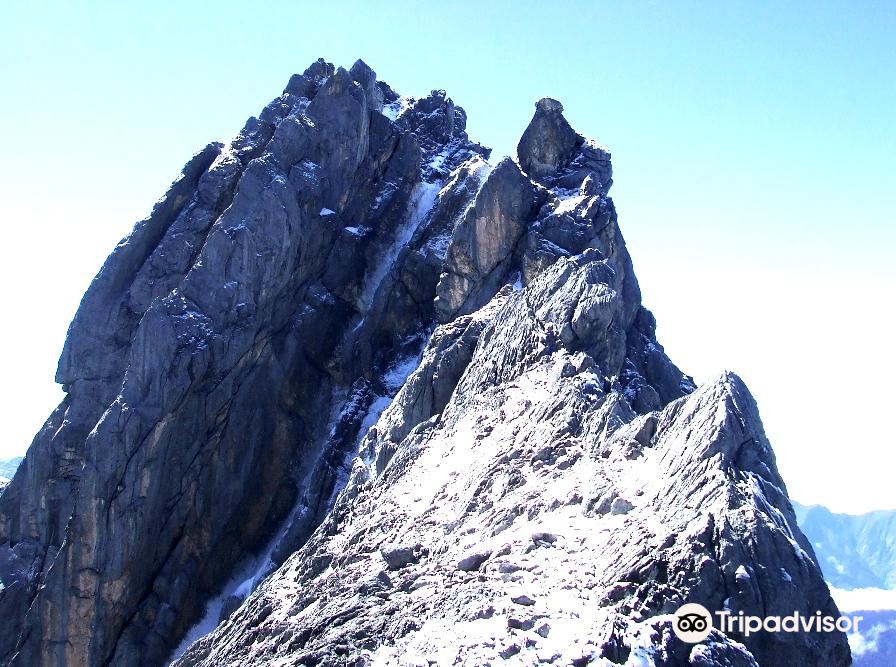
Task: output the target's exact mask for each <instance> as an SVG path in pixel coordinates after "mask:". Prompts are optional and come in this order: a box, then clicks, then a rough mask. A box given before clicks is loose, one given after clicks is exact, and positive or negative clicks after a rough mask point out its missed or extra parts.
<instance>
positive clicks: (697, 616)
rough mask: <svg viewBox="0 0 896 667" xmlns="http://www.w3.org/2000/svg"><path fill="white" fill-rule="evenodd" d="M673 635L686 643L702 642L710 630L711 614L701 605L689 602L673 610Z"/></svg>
mask: <svg viewBox="0 0 896 667" xmlns="http://www.w3.org/2000/svg"><path fill="white" fill-rule="evenodd" d="M672 630H673V632H675V636H676V637H678V638H679V639H680V640H681V641H683V642H687V643H688V644H696V643H697V642H702V641H703V640H704V639H706V638H707V637H708V636H709V633H710V632H712V614H710V613H709V610H708V609H707V608H706V607H704V606H703V605H700V604H696V603H693V602H692V603H689V604H685V605H682V606H681V607H679V608H678V611H676V612H675V617H674V618H673V620H672Z"/></svg>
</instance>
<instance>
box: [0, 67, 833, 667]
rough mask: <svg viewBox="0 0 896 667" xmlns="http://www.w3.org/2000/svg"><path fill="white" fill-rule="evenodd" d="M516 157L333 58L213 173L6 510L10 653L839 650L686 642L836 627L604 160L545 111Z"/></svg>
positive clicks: (780, 638) (293, 657)
mask: <svg viewBox="0 0 896 667" xmlns="http://www.w3.org/2000/svg"><path fill="white" fill-rule="evenodd" d="M518 152H519V155H518V160H517V161H514V160H510V159H504V160H502V161H501V162H499V163H498V164H497V166H495V167H494V168H492V166H491V165H489V164H488V163H487V162H486V160H487V158H488V154H489V152H488V149H485V148H483V147H481V146H480V145H478V144H476V143H475V142H472V141H471V140H470V139H469V137H468V136H467V134H466V115H465V113H464V112H463V110H462V109H461V108H460V107H458V106H456V105H455V104H454V103H453V101H451V99H450V98H448V97H447V96H446V94H445V92H444V91H433V92H432V94H431V95H429V96H427V97H425V98H423V99H420V100H412V99H406V98H405V99H402V98H399V97H398V95H397V94H396V93H395V92H394V91H392V89H391V88H389V86H388V85H386V84H385V83H383V82H381V81H378V80H377V79H376V75H375V73H374V72H373V71H372V70H371V69H370V68H369V67H368V66H367V65H366V64H364V63H363V62H360V61H359V62H358V63H355V65H354V66H353V67H352V68H351V70H349V71H346V70H344V69H341V68H338V69H337V68H335V67H334V66H333V65H331V64H329V63H326V62H324V61H318V62H316V63H314V64H313V65H312V66H311V67H309V68H308V70H306V71H305V72H304V73H303V74H300V75H295V76H293V77H292V78H291V79H290V81H289V83H288V85H287V87H286V89H285V90H284V92H283V94H282V95H281V96H280V97H278V98H277V99H275V100H274V101H273V102H272V103H271V104H269V105H268V106H267V107H266V108H265V109H264V110H263V111H262V113H261V114H260V115H259V117H258V118H257V119H256V118H253V119H250V120H249V122H248V123H247V124H246V126H245V128H244V129H243V130H242V132H241V133H240V134H239V135H238V136H237V137H236V138H235V139H234V140H233V141H232V142H230V143H229V144H227V145H221V144H210V145H209V146H208V147H206V148H205V149H204V150H203V151H201V152H200V153H198V154H197V155H196V156H195V157H194V158H193V159H192V160H191V161H190V162H189V163H188V164H187V166H186V167H185V169H184V172H183V174H182V175H181V177H180V178H179V179H178V180H177V181H176V182H175V183H174V184H173V185H172V187H171V188H170V190H169V192H168V193H167V194H166V195H165V197H164V198H163V199H162V200H161V201H160V202H159V203H158V204H157V205H156V207H155V208H154V210H153V212H152V214H151V215H150V216H149V218H147V219H146V220H145V221H143V222H141V223H139V224H138V225H137V226H136V228H135V230H134V232H133V233H132V234H131V235H130V236H129V237H128V238H127V239H125V240H124V241H123V242H122V243H121V244H119V246H118V247H117V248H116V249H115V251H114V252H113V253H112V255H111V256H110V258H109V259H108V260H107V262H106V264H105V265H104V267H103V269H102V270H101V272H100V273H99V275H98V276H97V278H96V279H95V280H94V282H93V283H92V284H91V286H90V288H89V290H88V292H87V294H86V295H85V297H84V300H83V302H82V304H81V307H80V309H79V311H78V314H77V315H76V317H75V320H74V321H73V323H72V325H71V328H70V331H69V336H68V338H67V340H66V344H65V348H64V350H63V354H62V358H61V360H60V364H59V370H58V374H57V379H58V381H60V382H62V383H63V384H64V385H65V388H66V391H67V394H66V397H65V399H64V400H63V402H62V404H61V405H60V406H59V407H58V408H57V409H56V411H54V413H53V414H52V415H51V416H50V418H49V419H48V421H47V423H46V424H45V425H44V427H43V429H42V430H41V431H40V432H39V433H38V435H37V436H36V438H35V440H34V442H33V443H32V446H31V449H30V450H29V453H28V456H27V457H26V459H25V461H24V462H23V464H22V465H21V467H20V468H19V470H18V471H17V472H16V475H15V477H14V479H13V480H12V482H11V484H10V485H9V487H8V488H6V490H4V491H2V495H0V580H2V583H3V588H2V590H0V662H2V663H3V664H13V665H134V664H145V665H156V664H163V663H164V662H165V661H166V660H167V659H168V657H169V656H171V655H172V651H173V650H174V649H175V647H177V646H178V645H179V644H181V643H182V642H183V645H182V646H181V647H180V648H179V649H178V650H177V651H176V652H175V653H174V657H178V656H179V659H178V662H177V664H179V665H221V664H235V663H237V662H241V663H246V664H256V665H275V664H276V665H282V664H296V665H298V664H308V665H310V664H318V665H364V664H405V662H403V661H408V660H410V661H411V662H414V661H416V662H420V661H424V662H425V661H427V660H428V661H430V662H433V661H434V662H435V663H437V664H469V665H480V664H485V663H486V662H488V661H493V660H496V659H497V658H502V659H507V660H508V661H510V662H514V661H515V662H516V663H517V664H531V663H533V662H536V661H542V662H548V663H551V662H552V663H555V664H588V662H589V661H593V662H595V664H601V661H603V664H606V661H611V662H612V663H616V664H622V663H625V662H626V660H629V659H630V658H631V659H632V660H640V661H641V662H640V663H638V664H655V665H678V664H695V665H696V664H699V665H704V664H729V665H753V664H757V661H758V663H759V664H763V665H767V664H768V665H773V664H781V665H790V664H806V665H839V664H848V662H849V652H848V648H847V646H846V640H845V637H844V636H843V635H842V634H836V633H832V634H826V635H819V634H812V633H801V634H774V635H768V634H755V635H752V636H750V637H740V636H737V635H732V636H730V637H729V636H725V635H723V634H721V633H719V632H714V633H713V634H712V635H711V636H710V638H709V639H708V640H707V641H706V642H705V643H703V644H700V645H698V646H695V647H692V646H690V645H687V644H684V643H682V642H681V641H679V640H678V639H676V638H675V637H674V635H673V634H672V631H671V624H670V617H669V614H670V613H672V612H674V610H675V609H676V608H677V607H678V606H679V605H680V604H682V603H684V602H700V603H701V604H703V605H704V606H706V607H708V608H710V609H712V610H717V609H723V608H725V609H728V610H730V611H732V612H733V613H735V614H736V613H737V612H738V611H744V612H745V613H748V614H758V615H764V614H766V613H769V614H770V613H780V614H782V615H783V614H786V613H793V612H794V611H800V612H803V613H806V614H813V613H814V612H815V611H816V610H820V611H822V612H825V613H830V614H836V613H837V612H836V607H835V606H834V604H833V602H832V601H831V599H830V596H829V594H828V590H827V588H826V586H825V584H824V582H823V580H822V578H821V575H820V573H819V570H818V566H817V564H816V562H815V557H814V555H813V553H812V550H811V547H810V546H809V545H808V544H807V543H806V541H805V539H804V538H803V537H802V534H801V533H800V532H799V529H798V528H797V527H796V523H795V518H794V515H793V511H792V509H791V506H790V503H789V501H788V499H787V496H786V490H785V487H784V483H783V481H782V480H781V478H780V476H779V475H778V472H777V470H776V467H775V462H774V456H773V454H772V451H771V448H770V446H769V444H768V441H767V439H766V437H765V435H764V433H763V430H762V425H761V422H760V420H759V417H758V414H757V412H756V408H755V403H754V402H753V399H752V398H751V397H750V395H749V392H748V391H747V389H746V388H745V387H744V386H743V383H742V382H741V381H740V380H739V379H738V378H737V377H736V376H734V375H731V374H726V375H724V376H722V377H721V378H719V379H718V380H717V381H716V382H714V383H712V384H710V385H707V386H706V387H703V388H701V389H699V390H696V388H695V386H694V384H693V382H692V381H691V379H690V378H689V377H687V376H686V375H684V374H683V373H682V372H681V371H680V370H679V369H678V368H677V367H676V366H675V365H674V364H673V363H672V362H671V361H670V360H669V358H668V357H667V356H666V354H665V353H664V351H663V348H662V347H661V346H660V345H659V343H658V342H657V340H656V335H655V327H656V323H655V321H654V319H653V316H652V315H651V314H650V313H649V311H647V310H646V309H645V308H644V307H643V306H642V305H641V295H640V290H639V288H638V284H637V280H636V279H635V276H634V272H633V270H632V263H631V259H630V257H629V254H628V251H627V249H626V246H625V242H624V240H623V237H622V234H621V232H620V230H619V226H618V224H617V216H616V211H615V208H614V206H613V203H612V200H611V199H610V198H609V196H608V194H607V193H608V190H609V187H610V184H611V182H612V178H611V174H612V170H611V166H610V156H609V153H608V152H606V150H605V149H603V148H601V147H600V146H598V145H597V144H596V143H595V142H593V141H591V140H587V139H585V138H583V137H582V136H580V135H578V134H577V133H575V132H574V131H573V130H572V128H570V126H569V124H568V123H567V122H566V120H565V119H564V118H563V115H562V107H561V106H560V104H559V103H558V102H556V101H553V100H542V101H540V102H539V103H538V105H537V107H536V113H535V117H534V118H533V120H532V122H531V124H530V126H529V127H528V128H527V130H526V132H525V133H524V135H523V139H522V140H521V142H520V146H519V151H518ZM247 596H248V597H247ZM204 609H206V611H205V612H204ZM203 613H205V621H206V622H205V623H204V624H203V625H202V626H201V627H207V630H210V629H212V628H215V625H216V624H217V628H215V629H214V630H213V631H212V632H211V633H210V634H207V635H205V636H204V637H203V636H202V635H203V634H204V632H206V631H207V630H205V631H201V630H198V629H194V630H193V631H191V632H188V630H190V628H191V626H193V624H195V623H196V622H197V621H199V620H200V618H201V617H202V616H203ZM181 649H182V650H181ZM183 651H185V652H183ZM181 653H183V655H181ZM416 662H414V664H416Z"/></svg>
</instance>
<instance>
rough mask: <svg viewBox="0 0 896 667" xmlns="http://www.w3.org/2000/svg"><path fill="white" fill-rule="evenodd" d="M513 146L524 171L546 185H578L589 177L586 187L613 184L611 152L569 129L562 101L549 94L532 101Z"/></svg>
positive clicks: (606, 189) (600, 188) (606, 187)
mask: <svg viewBox="0 0 896 667" xmlns="http://www.w3.org/2000/svg"><path fill="white" fill-rule="evenodd" d="M516 150H517V158H518V160H519V163H520V166H521V167H522V168H523V171H525V172H526V174H528V175H529V176H530V177H531V178H532V179H534V180H536V181H538V182H540V183H544V184H545V185H547V186H548V187H551V186H554V187H559V188H562V189H565V190H571V189H578V188H579V187H580V186H581V185H582V183H583V181H585V180H586V179H589V178H590V179H591V183H590V184H589V186H588V187H589V188H591V189H593V190H595V191H600V192H602V193H604V194H606V193H607V192H609V190H610V186H611V185H612V184H613V168H612V165H611V162H610V153H609V152H607V150H606V149H604V148H603V147H602V146H600V145H598V144H597V143H596V142H594V141H593V140H591V139H586V138H585V137H583V136H582V135H580V134H578V133H577V132H576V131H575V130H574V129H572V127H571V126H570V124H569V123H568V122H567V120H566V118H564V116H563V105H562V104H561V103H560V102H558V101H557V100H555V99H551V98H550V97H543V98H542V99H540V100H538V102H536V103H535V115H534V116H533V117H532V120H531V122H530V123H529V126H528V127H527V128H526V131H525V132H523V136H522V138H521V139H520V142H519V144H518V145H517V149H516Z"/></svg>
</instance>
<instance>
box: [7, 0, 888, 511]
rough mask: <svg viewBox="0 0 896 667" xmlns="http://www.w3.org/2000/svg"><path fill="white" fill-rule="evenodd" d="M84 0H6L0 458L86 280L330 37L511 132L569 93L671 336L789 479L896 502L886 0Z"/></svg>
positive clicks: (401, 85) (505, 137)
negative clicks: (736, 396)
mask: <svg viewBox="0 0 896 667" xmlns="http://www.w3.org/2000/svg"><path fill="white" fill-rule="evenodd" d="M85 4H86V3H76V2H52V3H51V2H34V3H16V4H15V5H11V4H7V5H6V6H4V7H2V9H0V73H2V74H0V90H2V91H3V92H2V98H0V99H2V102H0V127H3V128H4V139H3V155H4V158H5V159H3V160H2V161H0V220H2V222H3V230H4V239H3V241H4V242H3V243H2V244H0V284H2V285H3V286H4V288H5V289H4V317H3V326H2V327H0V349H2V350H3V351H4V353H5V356H6V359H5V363H4V368H5V375H6V377H5V380H6V381H5V382H4V383H3V386H2V389H0V422H2V424H3V432H2V437H0V458H6V457H8V456H13V455H16V454H17V453H21V452H23V451H24V450H25V448H26V447H27V445H28V443H29V442H30V440H31V438H32V437H33V435H34V433H35V432H36V431H37V430H38V428H39V427H40V425H41V423H42V421H43V420H44V419H45V418H46V416H47V415H48V414H49V412H50V411H51V409H52V408H53V407H54V405H55V403H56V402H57V401H58V400H59V398H60V397H61V392H60V391H59V389H58V387H56V386H55V385H54V384H53V373H54V371H55V364H56V360H57V359H58V356H59V352H60V351H61V348H62V342H63V340H64V336H65V330H66V327H67V325H68V322H69V321H70V319H71V317H72V315H73V314H74V311H75V309H76V307H77V304H78V301H79V299H80V297H81V295H82V294H83V292H84V290H85V289H86V287H87V285H88V283H89V281H90V279H91V278H92V276H93V275H94V274H95V273H96V271H97V270H98V269H99V267H100V265H101V264H102V261H103V259H104V258H105V257H106V255H107V254H108V253H109V251H110V250H111V249H112V248H113V247H114V245H115V244H116V243H117V241H118V240H119V239H120V238H121V237H123V236H124V235H126V234H127V232H128V231H129V230H130V228H131V227H132V226H133V224H134V222H135V221H136V220H138V219H140V218H141V217H143V216H144V215H145V214H146V213H147V212H148V211H149V209H150V207H151V206H152V204H153V202H154V201H155V200H156V199H157V198H158V197H159V196H160V195H161V194H162V193H163V192H164V190H165V189H166V187H167V186H168V184H169V183H170V182H171V180H172V179H173V178H174V176H176V174H177V173H178V171H179V170H180V167H181V166H182V165H183V163H184V162H185V161H186V159H187V158H189V156H190V155H191V154H192V153H193V152H195V151H196V150H198V149H200V148H201V147H202V146H204V145H205V144H206V143H207V142H208V141H211V140H227V139H228V138H230V137H232V136H233V135H234V134H235V133H236V132H237V131H238V130H239V128H240V127H241V126H242V124H243V122H244V121H245V119H246V117H248V116H250V115H253V114H257V113H258V111H259V110H260V109H261V107H262V106H264V104H266V103H267V102H268V101H269V100H270V99H272V98H273V97H275V96H276V95H278V94H279V92H280V91H281V90H282V88H283V86H284V85H285V84H286V81H287V80H288V79H289V76H290V74H292V73H293V72H295V71H302V70H303V69H304V68H305V67H307V65H308V64H310V63H311V62H312V61H313V60H315V59H316V58H318V57H320V56H323V57H325V58H326V59H328V60H329V61H331V62H334V63H336V64H338V65H343V66H345V67H349V66H350V65H351V64H352V62H353V61H354V60H355V59H356V58H359V57H361V58H363V59H364V60H365V61H366V62H367V63H368V64H369V65H370V66H371V67H373V68H374V69H375V70H376V71H377V73H378V74H379V76H380V78H382V79H385V80H386V81H388V82H389V83H390V85H392V87H393V88H395V89H396V90H397V91H398V92H399V93H400V94H404V95H416V96H420V95H423V94H426V93H427V92H428V91H429V90H430V89H433V88H444V89H445V90H447V91H448V93H449V94H450V95H451V96H452V98H453V99H454V100H455V101H456V102H457V103H458V104H460V105H461V106H463V107H464V108H465V109H466V110H467V113H468V115H469V122H468V130H469V132H470V134H471V135H472V136H473V137H474V138H475V139H477V140H479V141H481V142H482V143H484V144H486V145H488V146H491V147H493V148H494V149H495V152H494V154H493V157H494V158H499V157H500V156H501V155H504V154H507V153H511V152H513V150H514V147H515V144H516V141H517V140H518V138H519V136H520V134H521V133H522V131H523V129H524V128H525V126H526V124H527V123H528V121H529V118H530V117H531V115H532V112H533V104H534V102H535V100H537V99H538V98H539V97H542V96H545V95H549V96H551V97H555V98H557V99H559V100H561V101H562V102H563V104H564V107H565V109H566V116H567V118H568V119H569V120H570V122H571V123H572V125H573V126H574V127H575V128H576V129H577V130H578V131H579V132H581V133H582V134H585V135H588V136H592V137H595V138H596V139H598V140H599V141H601V142H602V143H603V144H605V145H606V146H607V147H608V148H609V149H610V150H611V151H612V153H613V164H614V172H615V173H614V178H615V185H614V186H613V190H612V193H611V194H613V196H614V199H615V201H616V204H617V208H618V210H619V216H620V225H621V227H622V230H623V233H624V234H625V236H626V239H627V242H628V245H629V250H630V252H631V254H632V257H633V260H634V262H635V269H636V272H637V275H638V278H639V281H640V283H641V288H642V292H643V294H644V303H645V305H646V306H647V307H649V308H651V310H653V311H654V313H655V315H656V317H657V321H658V337H659V338H660V341H661V342H662V343H663V344H664V345H665V347H666V349H667V351H668V352H669V354H670V356H671V357H672V358H673V360H674V361H675V362H676V363H677V364H678V365H679V366H680V367H681V368H682V369H683V370H685V371H686V372H689V373H691V374H693V375H694V376H695V377H696V378H697V380H698V381H706V380H709V379H711V378H712V377H713V376H715V375H717V374H718V373H719V372H721V371H722V370H723V369H725V368H728V369H731V370H734V371H736V372H737V373H739V374H740V375H741V376H742V377H743V378H744V379H745V380H746V382H747V384H748V385H749V387H750V388H751V390H752V392H753V394H754V395H755V396H756V398H757V400H758V402H759V407H760V412H761V414H762V416H763V420H764V422H765V426H766V431H767V432H768V435H769V438H770V440H771V442H772V444H773V445H774V448H775V451H776V454H777V459H778V465H779V467H780V470H781V472H782V474H783V476H784V479H785V480H786V482H787V484H788V488H789V490H790V492H791V495H792V496H793V497H794V498H795V499H797V500H800V501H801V502H804V503H822V504H825V505H827V506H829V507H831V508H832V509H834V510H838V511H853V512H856V511H863V510H868V509H874V508H881V509H884V508H887V509H891V508H896V485H894V484H893V483H892V481H891V478H892V468H893V464H894V462H896V455H894V453H893V449H894V445H896V442H894V440H896V438H894V435H893V429H892V428H891V427H890V424H889V419H890V415H891V410H892V408H891V405H892V399H893V397H894V391H893V388H892V382H893V378H894V377H896V362H894V359H893V352H892V349H891V341H892V332H893V328H894V315H893V312H892V310H893V308H892V307H893V300H894V299H893V294H894V288H896V268H894V265H896V263H894V262H893V259H892V255H893V251H894V249H896V229H894V227H896V226H894V222H896V204H894V196H893V195H894V191H896V188H894V185H893V180H894V177H896V127H894V126H896V121H894V119H896V46H894V44H896V40H893V38H892V36H893V34H896V4H894V3H888V2H880V3H878V2H863V3H847V2H839V3H833V2H793V3H788V4H787V6H786V7H782V6H779V3H775V4H772V3H755V2H730V3H708V2H706V3H698V2H687V3H661V2H631V3H597V2H566V3H562V2H561V3H552V4H550V5H549V4H548V3H543V2H537V3H536V2H531V3H525V2H499V3H482V2H464V1H461V2H453V3H450V4H444V3H439V4H427V3H412V2H391V3H389V4H388V5H382V6H377V5H376V3H369V2H366V3H361V2H353V3H338V5H337V4H336V3H330V4H326V3H300V2H292V3H286V2H283V3H266V4H265V5H264V6H263V8H262V7H261V6H257V7H253V8H247V7H246V6H245V4H244V3H235V2H219V3H214V4H212V3H209V4H207V5H204V6H199V5H198V4H196V5H191V6H187V3H174V2H154V3H112V2H95V3H90V6H89V7H86V6H84V5H85ZM720 5H721V6H720Z"/></svg>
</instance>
